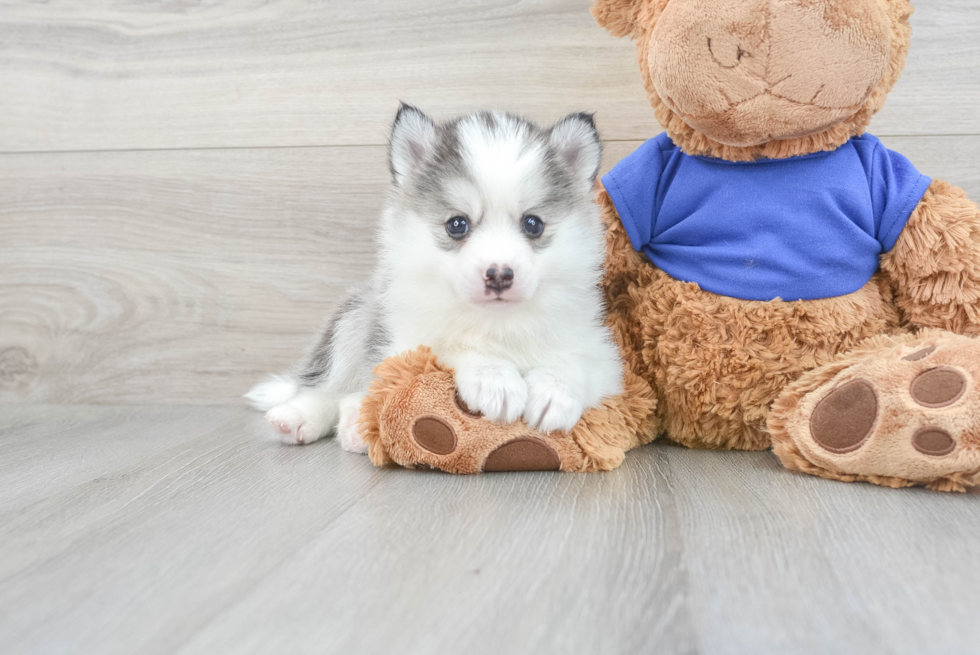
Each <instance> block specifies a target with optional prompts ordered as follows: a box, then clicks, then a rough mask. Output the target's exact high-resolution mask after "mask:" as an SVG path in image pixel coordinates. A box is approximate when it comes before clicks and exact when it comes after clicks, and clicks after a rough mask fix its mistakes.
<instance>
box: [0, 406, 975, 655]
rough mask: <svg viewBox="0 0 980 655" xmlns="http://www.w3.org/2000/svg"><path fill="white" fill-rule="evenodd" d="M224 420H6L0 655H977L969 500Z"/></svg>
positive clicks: (705, 458) (740, 462)
mask: <svg viewBox="0 0 980 655" xmlns="http://www.w3.org/2000/svg"><path fill="white" fill-rule="evenodd" d="M259 422H260V419H259V418H258V417H257V416H256V415H255V414H252V413H250V412H248V411H246V410H244V409H240V408H231V407H167V408H162V407H137V406H131V407H81V406H78V407H72V408H66V407H58V406H51V407H30V408H24V407H13V406H6V407H3V408H2V412H0V452H2V453H3V456H2V458H0V481H2V484H0V652H2V653H99V654H108V653H143V654H152V653H202V654H213V653H305V652H317V653H392V652H397V653H630V654H632V653H640V652H658V653H668V652H678V653H791V652H792V653H865V654H866V653H976V652H978V650H980V648H978V644H980V621H978V619H977V604H976V590H977V589H978V588H980V564H978V562H980V502H978V501H980V498H978V497H977V495H972V494H971V495H949V494H937V493H931V492H927V491H923V490H905V491H901V492H896V491H893V490H890V489H881V488H878V487H873V486H870V485H847V484H841V483H834V482H829V481H825V480H820V479H816V478H810V477H806V476H802V475H798V474H794V473H790V472H788V471H785V470H783V469H782V468H781V467H780V466H779V464H778V463H777V461H776V459H775V457H774V456H773V455H771V454H770V453H712V452H693V451H688V450H684V449H681V448H676V447H671V446H665V445H658V444H654V445H651V446H648V447H646V448H642V449H640V450H638V451H636V452H635V453H633V454H632V455H631V456H630V457H629V458H628V459H627V460H626V463H625V464H624V465H623V467H622V468H621V469H619V470H618V471H615V472H612V473H607V474H592V475H576V474H557V473H539V474H495V475H486V476H482V477H454V476H450V475H445V474H441V473H421V472H409V471H404V470H397V469H393V470H378V469H375V468H374V467H372V466H371V464H370V463H369V462H368V460H367V459H366V458H364V457H362V456H357V455H351V454H349V453H346V452H344V451H342V450H341V449H340V448H339V447H338V446H337V444H336V443H334V442H333V441H332V440H330V441H325V442H319V443H317V444H314V445H312V446H308V447H304V448H297V447H286V446H281V445H279V444H278V443H275V442H273V441H269V440H268V439H267V438H265V437H264V436H263V435H265V434H266V433H265V432H264V430H261V428H262V426H261V425H260V424H259Z"/></svg>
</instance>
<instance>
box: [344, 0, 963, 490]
mask: <svg viewBox="0 0 980 655" xmlns="http://www.w3.org/2000/svg"><path fill="white" fill-rule="evenodd" d="M771 2H772V0H718V2H717V3H716V4H712V3H707V2H705V0H595V5H594V7H593V10H592V11H593V14H594V16H595V17H596V19H597V20H598V22H599V23H600V24H601V25H603V26H604V27H606V28H607V29H608V30H609V31H610V32H612V33H613V34H615V35H618V36H630V37H631V38H633V39H634V40H635V41H636V42H637V48H638V60H639V63H640V71H641V75H642V76H643V80H644V83H645V86H646V88H647V91H648V93H649V96H650V101H651V104H652V105H653V107H654V110H655V112H656V116H657V119H658V120H659V121H660V123H661V124H662V125H664V127H665V128H666V129H667V132H668V134H669V136H670V137H671V138H672V139H673V141H674V142H675V143H676V144H677V145H679V146H680V147H681V148H682V149H683V150H684V151H685V152H687V153H688V154H697V155H708V156H713V157H720V158H723V159H727V160H730V161H746V160H752V159H756V158H759V157H769V158H785V157H792V156H796V155H802V154H807V153H811V152H816V151H821V150H831V149H834V148H837V147H838V146H840V145H842V144H843V143H845V142H846V141H847V140H848V139H850V138H851V137H853V136H856V135H859V134H861V133H862V132H863V131H864V130H865V128H866V127H867V125H868V123H869V121H870V120H871V117H872V116H873V115H874V114H875V113H876V112H877V111H878V110H879V109H880V108H881V107H882V105H883V104H884V102H885V98H886V96H887V94H888V92H889V91H890V90H891V88H892V86H893V85H894V84H895V82H896V81H897V80H898V77H899V75H900V74H901V70H902V67H903V65H904V61H905V56H906V53H907V51H908V45H909V39H910V36H911V30H910V28H909V22H908V19H909V16H910V15H911V13H912V8H911V6H910V5H909V3H908V2H907V0H860V1H855V2H848V1H847V0H785V2H783V3H782V5H780V6H789V5H792V7H793V8H795V9H799V10H800V11H801V12H803V14H805V16H806V17H807V20H811V19H814V17H817V18H819V19H820V20H823V21H825V23H826V29H827V30H830V31H831V32H833V31H835V30H836V31H837V32H840V31H841V30H844V31H848V30H850V32H849V34H850V36H848V37H847V38H851V39H856V40H857V41H856V42H859V41H860V39H862V38H866V37H867V38H868V39H870V41H868V42H869V43H872V42H873V41H874V38H876V37H875V34H879V35H880V34H881V29H879V28H880V27H881V26H880V25H879V26H878V27H875V25H874V24H873V23H874V21H875V20H878V19H880V18H881V16H887V20H888V21H889V23H890V27H889V28H888V30H887V31H888V33H889V38H888V56H887V61H886V65H885V71H884V73H883V75H882V76H881V79H880V81H879V82H878V83H877V85H876V86H875V88H874V89H873V90H870V92H869V94H868V97H867V99H866V100H865V101H864V102H863V104H862V105H861V106H860V107H859V108H857V109H856V111H855V112H854V113H853V114H852V115H849V116H847V117H845V118H844V119H842V120H840V121H839V122H837V123H835V124H834V125H830V126H827V127H824V128H821V129H820V130H818V131H815V132H813V133H810V134H806V135H801V136H797V137H793V138H786V139H782V140H771V141H768V142H766V143H763V144H759V145H750V146H734V145H726V144H724V143H721V142H720V141H718V140H715V139H712V138H711V137H709V136H708V135H706V134H705V133H704V132H702V131H699V130H698V129H696V128H695V127H693V126H692V123H695V122H696V120H692V117H691V116H685V117H682V116H681V115H679V114H678V113H676V112H674V111H673V110H671V109H670V108H669V107H668V105H667V103H666V102H665V101H664V100H662V99H661V98H660V97H659V96H658V95H657V93H656V91H655V88H654V86H655V85H654V83H653V73H652V72H651V69H652V68H653V66H655V65H656V63H657V62H651V60H650V54H651V52H652V47H653V46H654V45H655V44H654V41H655V40H656V39H657V38H659V32H656V31H655V28H656V26H657V24H658V21H659V20H660V18H661V17H662V15H663V13H664V11H665V9H666V8H667V6H668V4H669V3H689V4H690V6H692V7H694V6H697V7H700V8H701V9H700V10H703V11H710V8H711V7H712V6H715V7H720V8H721V10H731V11H736V10H737V9H738V8H739V7H742V8H743V9H744V6H745V5H748V4H752V5H753V6H757V7H759V10H760V11H770V10H771ZM872 2H874V3H877V5H875V6H872V4H871V3H872ZM675 7H676V5H675ZM726 8H727V9H726ZM803 14H801V15H803ZM733 15H734V14H733ZM875 16H877V18H875ZM763 22H765V21H763ZM803 22H805V21H803ZM803 22H801V23H800V24H803ZM765 27H766V30H768V27H769V26H768V24H766V26H765ZM797 27H798V26H797ZM674 29H676V26H674ZM731 29H732V30H734V32H733V33H737V32H738V26H737V25H734V26H732V27H731ZM793 29H795V28H793ZM876 30H877V31H876ZM751 31H752V30H748V31H746V34H747V35H748V36H751V34H749V33H750V32H751ZM679 33H680V32H678V34H679ZM869 35H870V36H869ZM677 38H680V37H677ZM746 38H748V37H746ZM799 38H800V39H803V40H806V39H805V38H804V37H803V36H800V37H799ZM728 45H731V44H728ZM763 45H765V44H763ZM784 45H785V43H784ZM730 50H731V48H729V50H728V51H723V50H722V48H719V53H720V54H719V56H720V57H721V58H722V59H721V63H722V64H726V62H728V60H727V59H725V57H729V58H731V59H732V61H731V62H729V63H731V64H734V63H735V62H737V61H738V57H739V54H738V52H737V51H734V53H733V52H732V51H730ZM872 51H873V48H872ZM869 52H870V51H869ZM869 56H871V55H869ZM793 57H795V60H794V61H796V62H797V64H796V65H799V62H801V61H804V59H803V58H801V57H800V56H799V53H795V54H793V53H790V55H789V59H784V60H783V62H784V63H785V62H786V61H790V60H793ZM662 73H663V71H660V72H659V73H658V74H662ZM733 79H735V78H732V77H727V78H725V79H721V78H719V77H718V76H717V75H714V76H711V75H709V76H707V78H705V79H698V78H697V77H696V76H695V78H693V79H691V80H683V81H682V83H683V84H687V83H693V84H703V85H709V86H710V85H711V84H719V85H721V86H724V85H725V84H734V83H741V82H738V81H737V80H736V82H732V80H733ZM719 80H720V81H719ZM683 84H682V85H681V86H683ZM677 88H681V87H677ZM695 91H697V90H696V89H695ZM698 92H699V91H698ZM818 93H819V92H818ZM705 97H707V96H705ZM694 118H695V119H696V118H697V117H694ZM685 119H686V120H685ZM597 201H598V203H599V204H600V207H601V210H602V219H603V222H604V225H605V228H606V259H605V275H604V280H603V291H604V293H605V297H606V301H607V306H608V325H609V326H610V327H611V328H612V330H613V333H614V335H615V337H616V339H617V341H618V343H619V345H620V349H621V352H622V354H623V358H624V360H625V363H626V379H625V382H626V384H625V391H624V394H623V396H621V397H619V398H615V399H609V400H607V401H606V402H604V403H603V404H602V406H601V407H598V408H594V409H592V410H590V411H589V412H588V413H587V414H586V415H585V417H583V420H582V422H581V423H580V425H579V426H577V427H576V429H575V430H573V432H572V433H571V435H564V436H562V435H557V436H556V435H550V436H542V435H539V436H540V437H541V438H542V439H543V440H546V439H551V440H552V442H551V443H555V444H556V445H555V449H556V450H557V451H561V453H562V455H561V457H562V468H563V469H564V470H605V469H609V468H613V467H615V466H617V465H618V464H619V463H620V461H621V460H622V457H623V453H624V452H625V451H626V450H627V449H629V448H632V447H635V446H637V445H640V444H642V443H646V442H647V441H650V440H652V439H653V438H655V437H656V436H657V435H658V434H659V433H660V432H661V431H662V432H666V434H668V435H669V437H670V438H671V439H672V440H674V441H677V442H679V443H681V444H684V445H686V446H689V447H696V448H716V449H754V450H757V449H764V448H768V447H770V446H774V447H775V452H776V454H777V455H778V456H779V458H780V460H781V461H782V462H783V463H784V464H785V465H786V466H787V468H791V469H795V470H799V471H803V472H806V473H810V474H812V475H818V476H822V477H826V478H831V479H836V480H843V481H858V480H861V481H867V482H873V483H875V484H880V485H884V486H890V487H903V486H913V485H926V486H928V487H929V488H930V489H936V490H941V491H959V490H962V489H963V488H965V487H966V486H971V485H976V484H980V391H978V390H980V343H978V342H976V341H974V340H973V339H971V338H967V337H969V336H973V335H978V334H980V210H978V208H977V206H976V204H974V203H973V202H971V201H970V200H969V199H968V198H967V197H966V195H965V194H964V193H963V191H962V190H960V189H957V188H956V187H954V186H952V185H950V184H948V183H946V182H942V181H935V182H933V184H932V185H931V187H930V188H929V190H928V191H927V192H926V194H925V196H924V197H923V198H922V201H921V202H920V204H919V206H918V207H917V208H916V210H915V212H914V213H913V215H912V216H911V218H910V219H909V221H908V224H907V226H906V227H905V229H904V231H903V232H902V233H901V235H900V237H899V239H898V242H897V243H896V245H895V247H894V248H893V249H892V251H891V252H889V253H887V254H886V255H884V256H883V258H882V260H881V270H880V272H879V273H878V274H876V275H875V276H874V277H873V278H872V279H871V280H870V281H869V282H868V283H867V284H866V285H865V286H864V287H863V288H861V289H859V290H858V291H856V292H855V293H852V294H849V295H846V296H841V297H836V298H827V299H823V300H809V301H797V302H783V301H780V300H775V301H772V302H756V301H744V300H738V299H735V298H729V297H724V296H718V295H715V294H711V293H708V292H705V291H702V290H701V289H700V288H699V287H698V285H696V284H693V283H684V282H681V281H678V280H675V279H673V278H671V277H670V276H668V275H667V274H666V273H664V272H663V271H661V270H659V269H657V268H656V267H655V266H654V265H652V264H651V263H650V262H649V261H648V260H647V259H646V258H645V257H643V256H642V255H640V254H639V253H637V252H635V251H634V250H633V248H632V246H631V244H630V241H629V239H628V238H627V236H626V232H625V230H624V229H623V227H622V224H621V222H620V219H619V217H618V215H617V214H616V210H615V207H614V206H613V203H612V202H611V200H610V199H609V197H608V195H607V194H606V193H605V191H604V190H603V189H602V188H601V185H600V186H599V188H598V189H597ZM920 330H921V332H920ZM958 335H967V336H958ZM925 343H928V344H932V346H935V347H936V350H935V352H934V353H931V354H929V355H928V356H927V357H926V356H924V357H923V358H921V359H916V358H913V359H911V360H910V359H908V356H909V352H910V349H914V348H917V347H920V346H922V345H923V344H925ZM930 347H931V346H930ZM939 365H942V366H943V367H945V368H947V369H949V370H956V371H960V374H961V375H962V379H963V380H969V381H970V382H969V384H967V385H966V386H965V387H964V388H965V389H966V392H965V393H966V396H964V398H963V399H962V400H958V401H957V402H956V403H952V404H950V406H949V407H943V408H931V407H925V408H924V406H922V405H921V404H917V401H915V400H914V399H913V398H912V396H910V393H911V392H910V386H909V385H910V384H911V383H912V380H913V378H914V376H916V375H919V374H922V373H923V372H928V371H929V370H931V368H936V367H937V366H939ZM930 367H931V368H930ZM378 374H379V380H378V382H376V384H375V386H374V387H373V388H372V390H371V393H370V394H369V396H368V399H367V400H366V401H365V404H364V406H363V407H362V416H361V418H362V421H363V427H364V429H365V431H366V433H367V440H368V442H369V443H370V444H371V458H372V460H373V461H374V462H375V463H377V464H385V463H390V462H397V463H400V464H402V465H405V466H415V465H418V464H423V465H426V466H434V467H436V468H442V469H443V470H451V471H454V472H476V471H478V470H480V469H481V468H482V462H484V461H485V460H486V458H487V456H488V454H489V453H490V452H491V451H492V449H493V448H495V447H497V446H498V445H499V444H501V443H505V442H506V441H507V440H508V439H512V438H513V437H514V435H515V434H517V433H522V434H523V433H526V432H527V431H526V429H525V428H524V427H523V426H522V425H521V424H515V426H516V427H515V426H503V427H501V426H494V425H492V424H489V423H486V422H482V423H481V422H473V421H471V422H470V423H467V424H466V425H462V424H460V425H459V426H458V427H459V429H458V430H457V434H458V435H459V436H460V441H461V443H462V445H461V446H460V448H461V449H462V450H463V451H465V453H466V458H461V459H459V460H458V461H456V460H454V461H456V463H452V464H450V463H447V460H445V459H441V460H440V459H438V457H434V456H432V454H431V453H426V452H425V451H424V450H422V449H418V448H415V447H413V446H411V445H410V444H409V446H405V445H404V444H402V443H401V442H402V441H406V440H410V437H406V436H405V434H404V429H402V432H401V433H399V432H398V431H397V430H390V429H389V428H391V427H392V426H393V425H394V424H395V423H399V421H400V422H401V424H404V423H405V421H406V420H408V419H411V417H413V416H418V415H419V413H420V412H423V411H429V410H428V409H427V407H428V405H427V404H426V403H437V404H438V403H441V405H439V406H440V407H443V408H444V410H445V412H446V413H447V414H452V413H453V412H455V411H456V410H453V409H452V408H451V407H450V405H449V403H450V400H447V399H448V398H451V396H450V394H451V392H452V378H451V374H450V372H448V371H445V370H442V369H441V368H440V367H439V366H438V365H437V363H436V362H435V360H434V358H432V356H431V353H425V352H422V353H414V354H409V355H405V356H402V357H401V358H396V359H394V360H392V361H389V362H386V363H385V364H382V366H381V367H379V369H378ZM434 375H435V376H442V377H441V378H439V381H438V383H437V384H435V386H431V389H437V391H432V392H431V393H432V394H434V395H431V396H426V395H425V394H423V393H422V392H421V391H419V392H418V394H417V395H418V397H416V396H413V393H412V392H409V393H404V392H405V390H406V389H409V390H411V389H414V388H415V387H414V386H413V385H422V384H423V383H422V382H420V380H422V379H423V378H424V379H429V382H426V383H425V384H432V382H431V379H430V378H427V376H434ZM433 379H434V378H433ZM848 380H851V381H854V380H861V381H864V382H867V384H868V385H870V386H871V387H872V388H873V389H874V393H875V394H876V395H875V397H876V398H877V399H878V400H877V401H876V402H878V403H880V404H876V405H875V407H876V408H877V409H876V410H875V411H876V412H877V413H876V414H875V423H874V426H875V427H874V431H873V432H869V433H868V434H872V436H871V437H869V438H868V440H867V444H868V446H867V447H865V446H864V445H862V446H860V448H859V450H856V451H853V452H851V451H849V452H837V451H832V450H829V449H827V448H824V447H823V446H821V445H820V443H821V442H820V441H819V440H818V439H816V437H815V434H816V432H814V431H813V430H814V429H813V427H812V424H811V423H810V422H809V421H808V419H807V417H808V416H812V414H813V412H814V411H816V409H815V408H816V407H817V405H818V403H819V402H820V401H821V399H824V398H827V397H830V396H834V394H835V393H836V391H837V390H839V389H841V388H842V385H844V384H846V383H847V381H848ZM862 383H863V382H862ZM423 386H424V385H423ZM419 388H420V387H419ZM426 393H430V392H426ZM399 394H401V395H399ZM396 396H397V397H398V400H397V401H396V400H395V398H396ZM424 398H431V400H425V402H423V403H422V404H419V401H420V399H424ZM385 416H389V417H393V418H390V420H386V419H385V418H384V417H385ZM399 417H401V418H399ZM918 427H922V428H929V429H932V428H936V429H942V430H945V431H946V432H947V433H948V434H949V436H950V438H951V441H952V442H954V443H955V449H954V450H953V451H951V452H949V453H940V454H936V453H933V454H924V453H923V451H921V450H919V449H918V447H916V446H915V436H914V434H912V433H910V432H909V430H912V429H913V428H918ZM563 438H564V439H566V441H565V442H564V443H558V442H560V441H561V439H563ZM386 440H387V441H386ZM556 440H557V441H556ZM573 445H574V448H572V446H573ZM413 448H414V449H413ZM439 457H444V456H439Z"/></svg>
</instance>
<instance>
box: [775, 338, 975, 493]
mask: <svg viewBox="0 0 980 655" xmlns="http://www.w3.org/2000/svg"><path fill="white" fill-rule="evenodd" d="M926 347H929V348H936V350H935V351H934V352H933V353H932V354H931V355H929V356H928V357H925V358H923V359H916V360H914V361H904V360H903V359H902V358H903V357H907V356H909V355H910V354H912V353H914V352H916V351H921V349H923V348H926ZM939 366H952V367H954V368H957V369H960V370H963V371H964V372H965V374H966V375H967V376H968V377H969V378H970V380H971V384H972V385H974V386H973V388H972V389H970V390H969V391H970V392H968V393H967V394H965V396H964V397H963V399H962V400H961V401H959V402H957V403H955V407H954V408H953V409H952V410H949V411H944V412H941V413H940V412H938V411H937V410H935V409H929V408H925V407H921V406H918V405H916V404H915V403H914V402H911V403H910V402H908V399H907V397H906V393H905V392H906V390H907V389H908V386H909V382H910V381H911V380H912V379H914V378H915V376H916V375H918V374H921V373H922V372H924V371H928V370H930V369H934V368H936V367H939ZM855 378H856V379H863V380H868V381H871V382H872V383H873V384H874V385H876V386H877V387H879V388H880V389H882V390H887V389H898V390H900V392H899V393H898V394H887V393H879V401H880V402H881V404H882V405H883V406H882V408H881V409H880V414H879V416H878V419H877V420H876V425H875V428H874V431H873V433H872V436H871V437H870V439H869V443H868V444H866V445H864V446H862V447H861V448H860V449H859V450H857V451H855V452H854V453H847V454H844V455H840V454H833V453H829V452H827V451H821V450H820V449H819V448H815V447H814V444H813V443H812V441H811V440H810V439H809V437H808V434H807V432H808V429H807V428H808V427H809V426H808V425H807V420H808V419H809V418H810V415H811V412H812V409H813V406H814V405H815V404H816V403H817V402H818V401H819V400H820V399H821V397H823V396H824V395H825V394H821V393H820V390H821V389H823V390H825V391H831V390H833V389H836V388H840V387H841V386H842V385H843V384H844V383H845V382H846V381H848V380H849V379H855ZM977 383H980V341H977V340H975V339H970V338H966V337H961V336H958V335H954V334H951V333H949V332H945V331H942V330H923V331H922V332H920V333H918V334H903V335H900V336H895V337H888V336H879V337H874V338H872V339H869V340H868V341H866V342H865V343H863V344H861V346H859V347H858V348H855V349H853V350H851V351H850V352H848V353H846V354H842V355H841V356H840V357H839V358H838V360H837V361H836V362H834V363H833V364H832V365H829V366H824V367H821V368H818V369H816V370H813V371H810V372H809V373H807V374H805V375H804V376H802V377H801V378H800V379H799V380H797V381H796V382H794V383H793V384H791V385H790V386H789V387H788V388H787V390H786V391H785V392H784V393H783V394H782V395H781V396H780V397H779V399H778V400H777V401H776V403H775V404H774V405H773V408H772V414H771V415H770V418H769V429H770V430H771V431H772V441H773V450H774V451H775V452H776V455H777V456H778V457H779V458H780V460H782V462H783V464H784V465H785V466H786V468H789V469H795V470H798V471H802V472H804V473H810V474H812V475H818V476H820V477H825V478H829V479H833V480H842V481H845V482H855V481H866V482H873V483H874V484H879V485H883V486H886V487H894V488H899V487H909V486H926V487H928V488H930V489H934V490H939V491H965V489H966V487H967V486H973V485H976V484H980V394H977V393H976V386H975V385H976V384H977ZM932 424H935V425H938V426H939V427H942V428H947V429H948V430H949V431H950V432H951V433H952V434H954V435H955V436H956V437H957V440H958V441H959V444H958V448H957V450H956V452H955V453H952V454H951V455H950V456H948V457H943V458H936V457H932V456H928V455H923V454H921V453H918V452H916V451H915V450H914V449H913V448H912V447H911V435H912V434H914V433H915V431H916V430H917V429H919V428H921V427H926V426H928V425H932ZM876 442H877V443H876ZM804 450H807V451H809V453H808V454H804ZM814 460H816V461H817V462H819V464H818V463H814ZM883 472H888V473H896V472H897V473H900V474H901V475H887V474H883Z"/></svg>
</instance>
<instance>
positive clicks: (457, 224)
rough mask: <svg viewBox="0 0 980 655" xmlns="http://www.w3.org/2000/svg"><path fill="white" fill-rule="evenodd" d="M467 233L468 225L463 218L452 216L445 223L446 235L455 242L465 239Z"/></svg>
mask: <svg viewBox="0 0 980 655" xmlns="http://www.w3.org/2000/svg"><path fill="white" fill-rule="evenodd" d="M469 231H470V224H469V222H467V220H466V218H465V217H463V216H453V217H452V218H450V219H449V220H448V221H446V233H447V234H448V235H449V236H451V237H452V238H454V239H456V240H459V239H462V238H463V237H465V236H466V233H467V232H469Z"/></svg>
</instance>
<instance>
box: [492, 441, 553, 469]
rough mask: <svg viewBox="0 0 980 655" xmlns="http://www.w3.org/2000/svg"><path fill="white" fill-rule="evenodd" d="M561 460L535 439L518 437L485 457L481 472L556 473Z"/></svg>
mask: <svg viewBox="0 0 980 655" xmlns="http://www.w3.org/2000/svg"><path fill="white" fill-rule="evenodd" d="M560 468H561V458H560V457H559V456H558V453H557V452H555V449H554V448H552V447H551V446H549V445H548V444H547V443H545V442H544V441H542V440H541V439H538V438H537V437H518V438H516V439H513V440H511V441H508V442H507V443H505V444H501V445H500V446H497V448H496V449H495V450H494V451H493V452H492V453H490V455H489V456H487V459H486V461H485V462H484V463H483V470H484V471H486V472H490V471H557V470H559V469H560Z"/></svg>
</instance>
